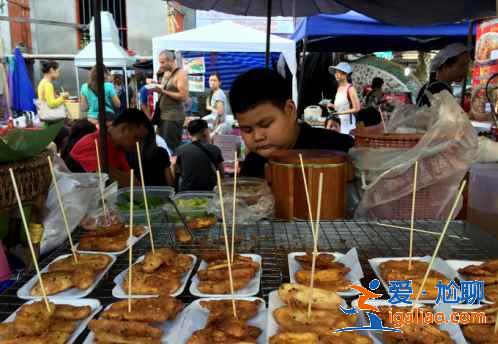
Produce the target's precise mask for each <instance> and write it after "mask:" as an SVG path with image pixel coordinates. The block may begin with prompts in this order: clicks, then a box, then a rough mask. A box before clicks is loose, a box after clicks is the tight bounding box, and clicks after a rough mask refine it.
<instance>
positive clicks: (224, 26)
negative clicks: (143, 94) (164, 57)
mask: <svg viewBox="0 0 498 344" xmlns="http://www.w3.org/2000/svg"><path fill="white" fill-rule="evenodd" d="M165 49H170V50H179V51H204V52H206V51H207V52H262V53H264V52H265V51H266V34H265V33H264V32H262V31H258V30H255V29H252V28H250V27H246V26H243V25H239V24H236V23H233V22H231V21H222V22H219V23H216V24H212V25H207V26H202V27H200V28H197V29H193V30H187V31H183V32H179V33H175V34H171V35H166V36H161V37H154V38H153V39H152V53H153V62H154V70H155V71H157V70H158V68H159V61H158V59H159V53H160V52H161V51H163V50H165ZM270 51H271V52H279V53H281V54H282V55H283V56H284V58H285V61H286V62H287V66H288V67H289V69H290V71H291V73H292V98H293V99H294V102H296V101H297V79H296V71H297V61H296V43H295V42H294V41H292V40H290V39H286V38H282V37H279V36H276V35H271V39H270Z"/></svg>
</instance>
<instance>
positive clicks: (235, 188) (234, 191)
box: [231, 151, 239, 263]
mask: <svg viewBox="0 0 498 344" xmlns="http://www.w3.org/2000/svg"><path fill="white" fill-rule="evenodd" d="M234 158H235V160H234V174H233V206H232V252H231V254H232V257H231V262H232V263H233V257H235V208H236V207H237V171H238V169H239V161H238V157H237V151H235V156H234Z"/></svg>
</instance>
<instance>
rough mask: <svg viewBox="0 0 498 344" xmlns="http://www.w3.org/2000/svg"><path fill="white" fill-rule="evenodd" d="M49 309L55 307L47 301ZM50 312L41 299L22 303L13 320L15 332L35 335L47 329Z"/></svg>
mask: <svg viewBox="0 0 498 344" xmlns="http://www.w3.org/2000/svg"><path fill="white" fill-rule="evenodd" d="M49 306H50V309H51V310H53V309H54V308H55V306H54V304H53V303H49ZM50 317H51V313H50V312H49V311H48V310H47V308H46V305H45V303H44V302H43V301H39V302H34V303H32V304H28V305H23V306H22V307H21V309H20V310H19V312H17V314H16V318H15V320H14V329H15V332H16V333H17V334H19V335H22V336H36V335H39V334H41V333H43V332H45V331H47V330H48V328H49V326H50Z"/></svg>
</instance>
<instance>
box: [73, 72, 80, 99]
mask: <svg viewBox="0 0 498 344" xmlns="http://www.w3.org/2000/svg"><path fill="white" fill-rule="evenodd" d="M74 72H75V74H76V94H77V95H78V101H79V99H80V76H79V75H78V66H76V65H75V66H74Z"/></svg>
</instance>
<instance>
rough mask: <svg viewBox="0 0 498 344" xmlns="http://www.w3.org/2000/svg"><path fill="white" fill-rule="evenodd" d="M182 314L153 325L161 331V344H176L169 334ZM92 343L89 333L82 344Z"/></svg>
mask: <svg viewBox="0 0 498 344" xmlns="http://www.w3.org/2000/svg"><path fill="white" fill-rule="evenodd" d="M111 305H112V304H110V305H108V306H107V307H106V308H104V311H105V310H107V309H109V307H111ZM183 312H185V310H183V311H182V312H181V313H180V314H178V315H177V316H176V318H175V319H174V320H167V321H164V322H162V323H155V324H157V325H158V326H155V327H158V328H160V329H161V330H163V336H162V337H161V343H177V342H176V341H175V340H174V337H171V333H172V331H173V329H174V328H175V327H176V326H177V324H178V322H179V321H180V319H181V316H182V314H183ZM94 343H95V333H94V332H92V331H90V332H89V333H88V336H87V337H86V339H85V341H84V342H83V344H94Z"/></svg>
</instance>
